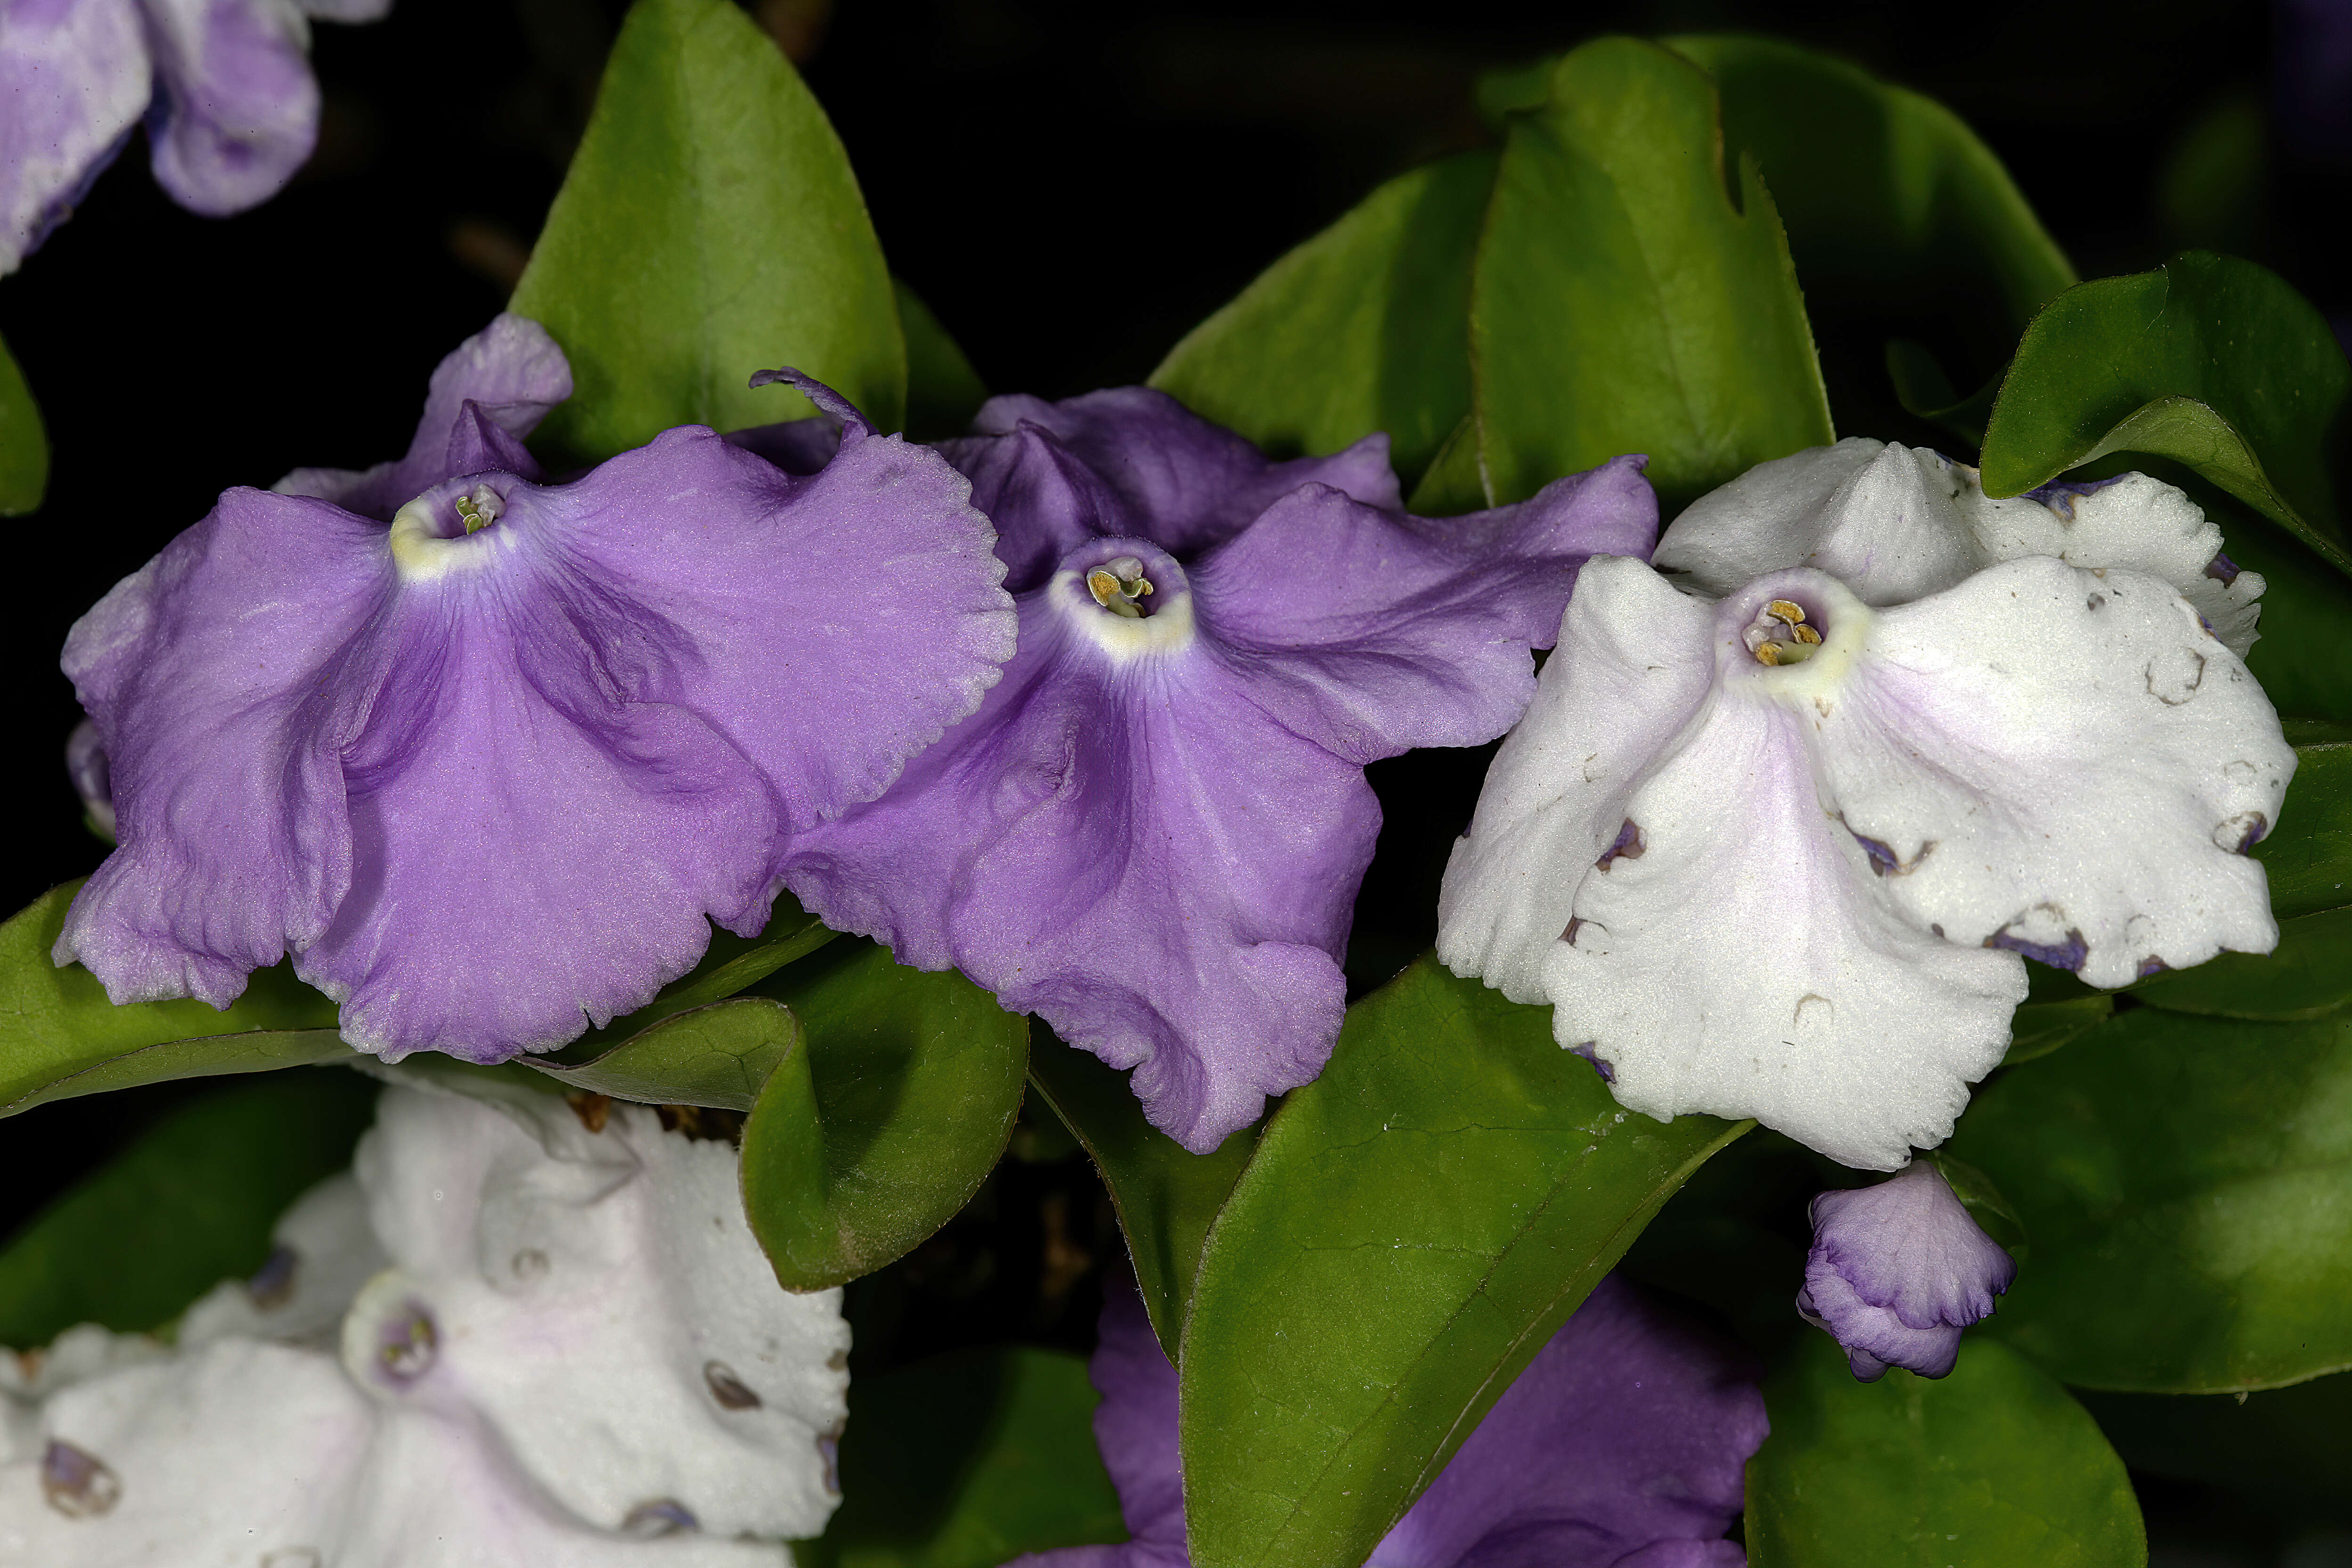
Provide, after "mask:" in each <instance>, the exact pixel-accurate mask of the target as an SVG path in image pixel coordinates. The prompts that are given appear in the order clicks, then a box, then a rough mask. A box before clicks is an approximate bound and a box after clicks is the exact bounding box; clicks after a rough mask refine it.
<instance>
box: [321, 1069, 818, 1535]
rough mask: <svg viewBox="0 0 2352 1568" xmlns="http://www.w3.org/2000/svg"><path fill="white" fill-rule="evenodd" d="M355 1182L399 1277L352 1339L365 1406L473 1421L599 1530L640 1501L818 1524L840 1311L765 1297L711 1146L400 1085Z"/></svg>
mask: <svg viewBox="0 0 2352 1568" xmlns="http://www.w3.org/2000/svg"><path fill="white" fill-rule="evenodd" d="M356 1172H357V1174H358V1177H359V1181H360V1184H362V1187H364V1188H365V1189H366V1192H367V1196H368V1202H369V1212H370V1214H371V1215H372V1218H373V1226H374V1229H375V1231H376V1234H377V1235H378V1236H379V1237H382V1239H383V1246H384V1248H385V1250H386V1251H387V1252H388V1253H389V1254H390V1256H391V1258H392V1260H393V1263H394V1267H393V1268H391V1269H390V1270H387V1271H386V1272H385V1273H383V1274H382V1275H380V1276H378V1277H377V1278H376V1279H374V1280H373V1281H372V1282H371V1283H370V1284H369V1285H368V1287H367V1289H365V1290H363V1291H362V1292H361V1294H360V1298H359V1300H357V1301H356V1302H355V1303H354V1304H353V1306H352V1312H351V1315H350V1317H349V1319H348V1320H346V1321H345V1323H344V1327H343V1336H342V1349H343V1358H344V1363H345V1365H346V1366H347V1368H348V1369H349V1370H350V1372H351V1373H352V1376H353V1378H354V1379H356V1380H357V1381H358V1382H359V1383H360V1384H361V1385H362V1387H363V1388H365V1389H366V1390H367V1391H368V1392H369V1393H370V1394H373V1396H374V1397H375V1398H377V1399H378V1400H381V1401H383V1403H384V1404H385V1405H388V1406H390V1407H391V1408H392V1409H394V1410H395V1411H398V1412H402V1413H409V1414H414V1413H420V1412H431V1413H435V1414H437V1415H441V1416H444V1417H446V1418H449V1419H451V1420H458V1421H464V1420H471V1419H477V1418H478V1420H479V1421H480V1422H481V1423H482V1424H483V1426H485V1427H486V1428H487V1430H488V1432H489V1433H491V1434H494V1435H495V1436H496V1441H497V1446H498V1447H499V1448H501V1449H503V1450H504V1451H505V1452H507V1453H509V1454H510V1455H511V1456H512V1457H513V1458H512V1462H513V1464H514V1465H515V1466H516V1467H518V1468H520V1471H521V1472H522V1475H523V1476H524V1477H527V1478H528V1479H527V1480H524V1481H523V1482H522V1484H521V1488H519V1489H532V1490H544V1491H545V1492H546V1493H547V1495H549V1496H551V1497H552V1498H553V1499H554V1500H556V1501H558V1502H559V1503H561V1504H562V1507H563V1508H565V1509H566V1510H570V1511H571V1512H572V1513H573V1514H576V1515H577V1516H578V1517H579V1518H580V1519H583V1520H584V1521H588V1522H589V1523H591V1524H593V1525H595V1526H598V1527H599V1528H601V1529H604V1530H620V1529H623V1528H625V1527H626V1524H627V1521H628V1520H629V1517H630V1515H631V1513H632V1511H633V1510H637V1509H638V1508H639V1507H640V1505H642V1504H645V1503H646V1502H648V1501H651V1500H667V1502H669V1503H670V1504H672V1505H673V1506H674V1508H675V1509H676V1510H679V1512H678V1514H674V1515H671V1516H669V1517H670V1518H671V1522H673V1523H675V1522H677V1518H678V1517H680V1516H681V1515H682V1517H683V1518H684V1519H686V1520H689V1521H692V1522H693V1524H694V1525H695V1526H696V1527H698V1528H699V1529H700V1530H702V1531H705V1532H707V1533H708V1534H709V1535H711V1536H714V1537H719V1538H726V1537H731V1536H735V1535H739V1534H752V1535H759V1536H764V1537H768V1538H771V1539H773V1538H778V1537H805V1536H813V1535H815V1534H817V1533H818V1532H819V1531H822V1530H823V1529H824V1522H825V1521H826V1519H827V1518H828V1517H830V1515H831V1514H832V1512H833V1510H834V1508H835V1505H836V1504H837V1503H838V1502H839V1500H840V1497H839V1490H838V1488H837V1486H836V1485H835V1479H834V1463H833V1456H832V1452H831V1445H832V1444H833V1443H834V1442H835V1440H837V1439H838V1437H839V1436H840V1431H841V1423H842V1421H843V1419H844V1417H845V1414H846V1405H845V1397H846V1393H845V1391H846V1389H847V1386H848V1382H849V1374H848V1373H847V1371H846V1370H845V1368H846V1364H847V1362H846V1352H847V1351H848V1348H849V1328H848V1325H847V1324H846V1323H845V1322H844V1321H843V1320H842V1317H841V1292H840V1291H838V1290H824V1291H818V1292H814V1293H812V1294H808V1295H792V1294H789V1293H787V1292H785V1291H784V1290H782V1289H779V1288H778V1287H777V1285H776V1282H775V1277H774V1274H773V1272H772V1269H771V1268H769V1266H768V1263H767V1259H766V1258H765V1256H764V1255H763V1254H762V1253H761V1250H760V1247H759V1243H758V1242H757V1241H755V1240H754V1239H753V1238H752V1236H751V1228H750V1226H749V1224H748V1222H747V1221H746V1220H745V1219H744V1217H743V1205H742V1201H741V1198H740V1193H739V1188H738V1176H737V1163H736V1156H735V1152H734V1151H733V1149H732V1148H730V1146H729V1145H728V1144H727V1143H726V1142H723V1141H720V1142H695V1141H691V1140H688V1139H687V1138H684V1137H681V1136H677V1135H675V1134H670V1133H666V1132H664V1131H662V1130H661V1127H660V1124H659V1122H658V1121H656V1118H655V1115H654V1113H653V1112H652V1111H651V1110H648V1109H646V1108H645V1107H643V1106H623V1105H615V1106H613V1107H611V1108H610V1110H609V1112H608V1117H607V1120H605V1121H604V1124H603V1128H602V1131H595V1132H591V1131H588V1130H587V1128H586V1127H585V1126H584V1125H583V1123H582V1122H581V1121H580V1120H579V1119H578V1118H576V1117H575V1116H574V1114H573V1112H572V1109H571V1107H570V1106H568V1105H566V1104H565V1103H564V1102H563V1101H562V1100H557V1099H554V1098H551V1097H543V1096H531V1095H528V1094H526V1095H525V1096H524V1097H523V1098H521V1099H519V1100H514V1101H513V1102H512V1103H511V1104H509V1105H507V1106H504V1107H502V1108H493V1107H491V1106H488V1105H485V1104H481V1103H479V1102H478V1101H475V1100H467V1099H461V1098H458V1097H456V1096H453V1095H448V1094H444V1093H439V1092H433V1091H422V1090H417V1089H406V1088H394V1089H390V1090H388V1091H387V1092H386V1093H385V1095H384V1098H383V1103H382V1107H381V1109H380V1110H378V1112H377V1120H376V1126H375V1130H374V1131H372V1132H371V1133H370V1134H369V1135H368V1137H367V1139H366V1141H365V1142H363V1143H362V1145H361V1150H360V1153H359V1156H358V1160H357V1163H356ZM420 1325H421V1326H420ZM640 1522H644V1521H640ZM472 1560H473V1561H483V1562H488V1561H495V1560H496V1559H495V1558H494V1557H493V1556H490V1555H488V1554H484V1555H482V1556H479V1557H478V1558H476V1559H472Z"/></svg>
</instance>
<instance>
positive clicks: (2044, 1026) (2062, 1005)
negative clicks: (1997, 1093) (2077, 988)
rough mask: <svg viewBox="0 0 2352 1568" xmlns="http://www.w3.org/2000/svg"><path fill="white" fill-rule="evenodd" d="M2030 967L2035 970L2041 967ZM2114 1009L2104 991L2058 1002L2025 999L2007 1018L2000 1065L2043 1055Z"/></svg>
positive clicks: (2112, 1000)
mask: <svg viewBox="0 0 2352 1568" xmlns="http://www.w3.org/2000/svg"><path fill="white" fill-rule="evenodd" d="M2034 967H2035V968H2036V969H2037V970H2039V969H2040V968H2041V967H2042V966H2041V965H2039V964H2037V965H2035V966H2034ZM2052 973H2053V974H2054V973H2063V971H2055V970H2053V971H2052ZM2037 978H2038V976H2037ZM2067 978H2069V979H2072V978H2073V976H2071V975H2069V976H2067ZM2115 1010H2116V999H2115V998H2114V997H2113V996H2112V995H2110V994H2107V993H2105V992H2104V991H2100V992H2094V993H2093V994H2090V995H2088V996H2069V997H2067V998H2066V999H2064V1000H2063V1001H2058V1002H2028V1003H2027V1004H2026V1005H2024V1006H2022V1007H2020V1008H2019V1009H2018V1010H2017V1012H2016V1014H2015V1015H2014V1016H2012V1017H2011V1019H2010V1024H2009V1054H2008V1055H2007V1056H2004V1057H2002V1058H2000V1059H2001V1065H2002V1066H2004V1067H2015V1066H2016V1065H2017V1064H2018V1063H2020V1062H2030V1061H2032V1060H2033V1058H2036V1057H2046V1056H2048V1055H2049V1054H2050V1053H2051V1052H2053V1051H2054V1050H2057V1049H2059V1048H2060V1047H2063V1046H2066V1045H2069V1044H2071V1043H2072V1042H2074V1041H2075V1040H2078V1039H2080V1038H2082V1037H2083V1036H2084V1035H2085V1034H2087V1033H2089V1032H2090V1031H2091V1030H2093V1029H2095V1028H2097V1027H2098V1026H2100V1025H2101V1024H2103V1023H2105V1021H2106V1020H2107V1019H2108V1018H2109V1017H2111V1016H2114V1013H2115Z"/></svg>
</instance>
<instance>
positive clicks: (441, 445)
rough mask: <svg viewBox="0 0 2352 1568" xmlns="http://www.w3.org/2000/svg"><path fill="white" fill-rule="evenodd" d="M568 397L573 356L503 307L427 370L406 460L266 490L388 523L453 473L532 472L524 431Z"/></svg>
mask: <svg viewBox="0 0 2352 1568" xmlns="http://www.w3.org/2000/svg"><path fill="white" fill-rule="evenodd" d="M571 395H572V366H571V363H570V362H569V361H567V360H566V359H565V358H564V357H563V351H562V349H560V348H558V347H557V346H556V343H555V340H554V339H553V338H551V337H550V336H549V335H548V333H547V329H546V328H544V327H542V326H541V325H540V324H539V323H538V322H537V321H531V320H530V318H529V317H526V316H517V315H513V314H510V313H509V314H501V315H499V316H498V317H497V318H496V319H494V320H493V321H491V322H490V324H489V325H488V326H487V327H485V328H483V329H482V330H481V331H478V332H476V333H475V334H474V335H473V336H472V337H470V338H467V340H466V341H465V342H462V343H460V344H458V345H457V348H455V349H453V350H452V351H450V353H448V355H447V356H446V357H445V358H444V359H443V360H442V361H441V363H440V364H439V365H437V366H436V367H435V369H434V372H433V381H432V384H431V387H430V389H429V390H428V391H427V392H426V394H425V413H424V416H423V417H421V418H420V419H418V420H417V422H416V434H415V436H414V437H411V438H410V440H409V443H408V451H407V454H406V455H405V456H404V457H402V458H395V459H394V460H393V461H391V462H384V463H378V464H377V465H376V466H375V467H373V468H365V469H354V468H297V469H295V470H294V471H293V472H292V473H290V474H288V475H287V476H286V477H285V478H284V479H280V480H278V482H277V483H276V484H275V485H273V486H271V487H270V488H271V489H275V490H277V491H278V493H279V494H281V495H301V496H318V497H320V498H321V499H322V500H331V501H333V502H335V503H336V504H337V505H339V506H341V507H342V508H344V509H345V510H350V511H355V512H358V513H359V514H360V515H361V516H362V517H373V518H374V519H376V520H377V521H382V522H389V521H392V515H393V513H394V512H396V511H398V510H400V509H401V508H402V507H404V506H405V505H407V504H408V502H410V501H412V500H415V499H416V497H418V496H420V495H423V494H424V493H425V491H426V490H428V489H432V488H433V487H434V486H435V485H437V484H439V483H440V482H441V481H442V480H444V479H454V478H456V477H457V476H458V475H460V474H478V473H482V472H484V471H486V470H488V469H490V468H501V469H504V470H505V471H506V472H508V473H512V474H518V475H520V476H521V477H522V478H524V479H537V478H539V477H540V475H539V467H538V465H537V464H536V463H533V462H531V460H530V454H529V453H528V452H527V451H525V450H524V449H523V447H522V446H521V442H522V438H523V437H526V436H529V435H530V433H531V432H532V431H533V430H535V429H537V428H538V427H539V422H540V421H541V419H544V418H546V417H547V412H548V410H549V409H551V408H552V407H554V406H555V405H557V404H559V403H561V402H562V401H563V400H564V399H565V398H567V397H569V396H571ZM469 409H470V410H471V412H468V410H469ZM500 437H507V439H506V440H504V441H501V440H500Z"/></svg>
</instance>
